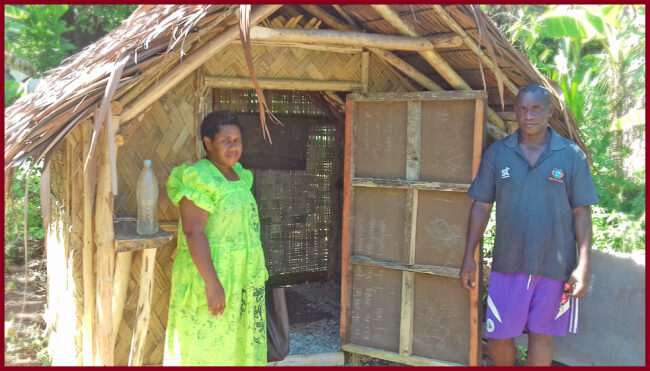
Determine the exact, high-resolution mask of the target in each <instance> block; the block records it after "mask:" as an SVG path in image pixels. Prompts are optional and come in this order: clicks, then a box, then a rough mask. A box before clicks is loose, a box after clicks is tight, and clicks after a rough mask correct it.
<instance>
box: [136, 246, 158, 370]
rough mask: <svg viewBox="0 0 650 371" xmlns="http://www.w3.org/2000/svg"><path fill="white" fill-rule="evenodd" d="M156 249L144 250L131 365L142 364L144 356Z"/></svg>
mask: <svg viewBox="0 0 650 371" xmlns="http://www.w3.org/2000/svg"><path fill="white" fill-rule="evenodd" d="M156 251H157V249H145V250H142V268H141V270H140V296H139V297H138V307H137V308H138V311H137V314H136V317H135V318H136V321H135V329H134V330H133V338H132V339H131V352H130V353H129V366H142V360H143V358H144V353H143V350H144V342H145V340H146V338H147V332H148V330H149V319H150V314H151V294H152V292H153V282H154V268H155V265H156Z"/></svg>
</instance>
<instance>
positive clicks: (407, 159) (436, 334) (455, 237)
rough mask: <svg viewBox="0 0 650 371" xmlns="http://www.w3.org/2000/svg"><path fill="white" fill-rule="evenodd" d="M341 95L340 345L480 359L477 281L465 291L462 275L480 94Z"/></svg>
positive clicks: (397, 356) (479, 135)
mask: <svg viewBox="0 0 650 371" xmlns="http://www.w3.org/2000/svg"><path fill="white" fill-rule="evenodd" d="M347 99H348V101H347V103H346V129H345V133H346V134H345V135H346V138H345V170H344V172H345V173H344V185H343V191H344V200H343V226H342V227H343V228H342V232H343V235H342V255H341V261H342V269H341V271H342V272H341V275H342V277H341V285H342V288H341V342H342V344H343V345H342V347H343V350H345V351H348V352H354V353H360V354H366V355H369V356H372V357H376V358H383V359H388V360H391V361H395V362H400V363H404V364H411V365H463V364H465V365H467V364H469V365H476V364H477V363H478V360H479V359H480V347H479V346H478V345H479V339H480V337H479V320H478V318H479V316H478V313H479V309H480V308H479V303H478V288H477V289H476V290H472V291H471V292H468V291H466V290H464V289H462V288H461V286H460V283H459V281H458V274H459V270H460V265H461V261H462V257H463V252H464V249H465V231H466V229H467V217H468V215H469V209H470V206H471V203H472V201H471V199H470V198H469V197H468V196H467V194H466V192H467V190H468V189H469V186H470V183H471V181H472V179H473V177H474V176H475V174H476V172H477V170H478V165H479V162H480V155H481V150H482V148H483V144H484V130H483V127H484V125H485V118H484V109H483V107H484V104H485V99H486V95H485V93H484V92H482V91H478V92H477V91H453V92H417V93H383V94H350V95H348V97H347ZM474 258H475V261H476V262H477V263H478V261H479V253H478V252H477V255H476V256H475V257H474ZM478 277H479V272H477V273H476V275H475V278H476V280H477V282H478V283H479V285H480V280H478Z"/></svg>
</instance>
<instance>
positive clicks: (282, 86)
mask: <svg viewBox="0 0 650 371" xmlns="http://www.w3.org/2000/svg"><path fill="white" fill-rule="evenodd" d="M257 81H258V82H259V83H260V86H262V87H263V88H265V89H278V90H308V91H323V90H325V91H361V89H362V85H361V83H360V82H359V81H325V80H299V79H257ZM205 85H206V86H209V87H215V88H227V89H250V88H253V82H252V81H251V79H250V78H248V77H226V76H206V77H205Z"/></svg>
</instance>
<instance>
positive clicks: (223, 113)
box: [201, 109, 241, 151]
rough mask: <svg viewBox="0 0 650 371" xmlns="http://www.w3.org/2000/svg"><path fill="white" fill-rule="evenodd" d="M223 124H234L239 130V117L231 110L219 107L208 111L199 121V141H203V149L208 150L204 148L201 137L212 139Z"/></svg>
mask: <svg viewBox="0 0 650 371" xmlns="http://www.w3.org/2000/svg"><path fill="white" fill-rule="evenodd" d="M223 125H235V126H237V127H238V128H239V130H240V131H241V125H240V124H239V118H238V117H237V115H236V114H235V112H234V111H232V110H229V109H220V110H216V111H213V112H210V113H208V115H207V116H205V118H204V119H203V121H202V122H201V143H203V149H205V150H206V151H207V150H208V149H207V148H205V142H203V138H205V137H208V138H210V140H214V136H215V135H216V134H217V133H218V132H219V131H220V130H221V127H222V126H223Z"/></svg>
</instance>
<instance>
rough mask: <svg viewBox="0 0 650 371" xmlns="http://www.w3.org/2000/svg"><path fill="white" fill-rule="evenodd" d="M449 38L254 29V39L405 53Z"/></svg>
mask: <svg viewBox="0 0 650 371" xmlns="http://www.w3.org/2000/svg"><path fill="white" fill-rule="evenodd" d="M449 39H450V38H449V36H447V35H445V36H443V37H441V38H438V37H436V36H431V37H405V36H394V35H383V34H374V33H362V32H353V31H337V30H304V29H292V28H267V27H260V26H257V27H253V28H252V29H251V40H262V41H279V42H295V43H304V44H334V45H346V46H358V47H364V48H380V49H390V50H405V51H427V50H434V49H435V48H438V47H440V46H444V47H449V45H450V40H449ZM438 40H439V41H438ZM458 41H459V44H460V43H462V40H461V38H460V37H458Z"/></svg>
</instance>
